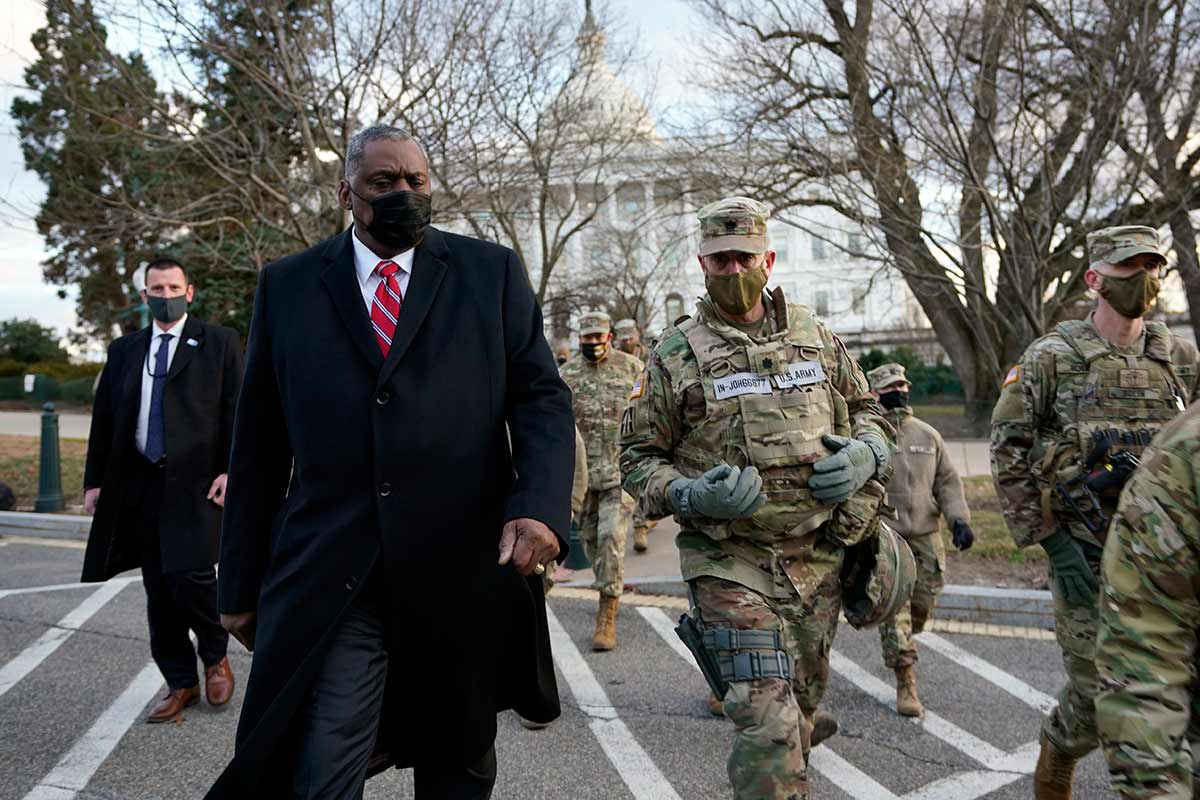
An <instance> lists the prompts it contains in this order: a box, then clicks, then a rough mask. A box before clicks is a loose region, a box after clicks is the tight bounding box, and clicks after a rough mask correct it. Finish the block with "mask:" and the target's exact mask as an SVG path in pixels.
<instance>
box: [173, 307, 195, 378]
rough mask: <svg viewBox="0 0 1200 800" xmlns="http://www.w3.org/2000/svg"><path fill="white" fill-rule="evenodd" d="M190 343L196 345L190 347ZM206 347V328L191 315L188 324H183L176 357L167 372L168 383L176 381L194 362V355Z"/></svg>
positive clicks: (176, 347)
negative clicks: (184, 369)
mask: <svg viewBox="0 0 1200 800" xmlns="http://www.w3.org/2000/svg"><path fill="white" fill-rule="evenodd" d="M188 342H195V343H196V344H195V345H190V344H188ZM203 346H204V328H203V326H202V325H201V324H200V321H199V320H197V319H196V318H195V317H193V316H191V315H189V316H188V319H187V322H185V323H183V331H182V332H180V334H179V344H177V345H176V346H175V357H174V358H172V359H171V368H170V369H169V370H167V382H168V383H170V382H171V381H172V380H174V379H175V376H176V375H178V374H179V373H181V372H183V368H184V367H186V366H187V365H188V364H189V363H191V360H192V354H193V353H195V352H196V350H198V349H199V348H201V347H203Z"/></svg>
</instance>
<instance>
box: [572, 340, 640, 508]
mask: <svg viewBox="0 0 1200 800" xmlns="http://www.w3.org/2000/svg"><path fill="white" fill-rule="evenodd" d="M642 369H643V366H642V362H641V361H638V360H637V359H636V358H634V357H633V356H631V355H627V354H626V353H622V352H621V351H620V350H618V349H616V348H615V347H611V346H610V347H609V348H608V355H606V356H605V357H604V358H603V359H601V360H600V361H595V362H593V361H588V360H587V359H586V358H584V357H583V356H581V355H577V356H575V357H574V358H572V359H570V360H569V361H567V363H565V364H563V365H562V370H561V374H562V379H563V380H564V381H565V382H566V384H567V386H569V387H571V394H572V405H573V407H574V410H575V424H576V425H578V426H579V432H580V433H582V434H583V443H584V447H585V448H586V449H587V466H588V491H592V492H598V491H603V490H604V489H611V488H613V487H614V486H620V485H621V470H620V467H619V466H618V458H619V455H620V447H619V442H618V435H619V430H620V427H621V412H622V411H624V410H625V403H626V401H627V400H628V399H629V389H630V387H632V386H633V383H634V381H636V380H637V379H638V376H639V375H640V374H641V372H642Z"/></svg>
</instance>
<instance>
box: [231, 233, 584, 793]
mask: <svg viewBox="0 0 1200 800" xmlns="http://www.w3.org/2000/svg"><path fill="white" fill-rule="evenodd" d="M351 235H352V234H351V232H350V230H347V231H346V232H344V233H342V234H341V235H339V236H337V237H334V238H333V239H330V240H328V241H326V242H323V243H321V244H318V245H316V246H315V247H313V248H311V249H310V250H307V251H305V252H303V253H300V254H298V255H294V256H291V257H288V258H286V259H283V260H282V261H279V262H277V263H274V264H271V265H270V266H268V267H267V268H266V269H264V270H263V272H262V274H261V276H260V277H259V283H258V289H257V294H256V296H255V300H254V314H253V319H252V322H251V329H250V337H249V343H248V351H247V360H246V377H245V381H244V383H243V389H242V395H241V398H240V400H239V405H238V412H237V422H236V427H235V433H234V443H233V456H232V461H231V466H230V474H229V489H228V499H227V502H226V512H225V519H224V527H223V533H222V540H221V562H220V569H219V585H220V604H221V610H222V611H223V612H226V613H234V612H244V611H250V610H257V612H258V616H257V630H256V642H255V651H254V661H253V666H252V668H251V671H250V676H249V680H248V683H247V688H246V697H245V702H244V704H243V706H242V714H241V719H240V720H239V723H238V732H237V749H236V754H235V756H234V759H233V761H232V762H231V763H230V765H229V766H228V767H227V768H226V770H225V772H224V773H223V774H222V776H221V777H220V779H219V780H218V781H217V783H216V784H215V785H214V786H213V788H212V789H211V790H210V793H209V797H230V798H241V797H247V796H257V795H262V794H264V793H265V794H266V795H268V796H270V795H272V794H273V793H275V792H282V791H284V790H286V789H287V787H288V786H289V780H288V778H287V777H286V776H287V775H288V774H290V767H291V765H290V759H289V756H290V746H291V745H290V742H289V739H288V734H289V732H290V730H291V728H290V723H291V721H292V719H293V717H294V715H295V712H296V708H297V706H298V703H299V701H300V700H301V698H302V696H303V695H304V693H305V692H306V690H307V689H308V688H309V687H310V686H311V684H312V681H313V677H314V674H315V670H316V669H317V668H318V667H319V665H320V662H321V659H322V657H323V656H324V654H325V652H326V651H327V647H328V641H329V637H330V634H331V633H332V632H333V631H334V630H335V626H336V624H337V622H338V621H339V619H340V617H341V615H342V614H343V612H344V611H345V610H346V609H347V607H348V606H349V604H350V602H351V600H352V598H353V596H354V595H355V593H356V592H357V591H358V590H359V589H360V587H362V586H363V585H365V579H366V578H367V576H368V575H369V574H371V572H372V569H376V570H377V577H376V581H377V583H378V585H379V586H381V587H382V589H383V592H384V593H385V595H386V602H387V603H388V604H389V606H390V609H389V610H390V615H389V624H390V625H391V630H390V632H389V636H390V642H389V665H388V677H387V689H386V691H385V700H384V712H383V720H382V722H381V724H380V737H379V742H378V745H377V748H376V752H377V758H376V759H375V760H374V761H373V764H372V768H373V770H377V769H379V768H381V767H382V766H386V765H388V764H392V763H394V764H396V765H397V766H412V765H414V764H421V765H422V766H424V765H437V764H446V765H455V766H460V765H465V764H467V763H470V762H473V761H475V760H477V759H478V758H479V757H480V756H481V755H482V754H483V753H484V752H486V750H487V748H488V747H490V746H491V743H492V741H493V740H494V738H495V731H496V718H495V715H496V712H497V711H499V710H502V709H506V708H515V709H516V710H517V711H519V712H520V713H521V714H522V715H523V716H525V717H527V718H530V719H534V720H543V721H549V720H551V719H554V718H555V717H557V716H558V713H559V705H558V691H557V686H556V684H555V679H554V668H553V663H552V661H551V656H550V644H549V635H548V631H547V625H546V613H545V604H544V598H543V595H542V583H541V580H540V579H537V578H523V577H521V576H520V575H519V574H518V573H517V572H516V571H515V570H514V569H513V568H512V566H511V565H509V566H504V567H501V566H499V565H498V564H497V559H498V545H499V540H500V534H501V529H502V527H503V524H504V522H505V521H506V520H510V519H514V518H517V517H531V518H534V519H538V520H541V521H542V522H544V523H546V524H547V525H548V526H549V527H550V528H551V529H552V530H553V531H555V533H556V534H557V535H558V537H559V539H560V541H561V540H562V539H563V537H564V535H565V533H566V531H567V530H568V529H569V525H570V495H571V481H572V474H573V470H574V446H575V439H574V420H573V417H572V413H571V402H570V394H569V391H568V389H567V388H566V386H565V385H564V384H563V382H562V381H561V380H560V379H559V377H558V371H557V369H556V368H555V363H554V358H553V356H552V355H551V353H550V348H549V346H548V345H547V344H546V341H545V338H544V336H543V333H542V318H541V312H540V310H539V309H538V307H537V303H536V302H535V300H534V296H533V292H532V290H531V288H530V286H529V281H528V278H527V276H526V274H525V270H524V267H523V266H522V265H521V263H520V261H519V260H518V259H517V257H516V256H515V254H514V253H513V252H512V251H511V250H508V249H507V248H504V247H500V246H498V245H495V244H490V243H487V242H482V241H479V240H476V239H470V238H466V237H463V236H457V235H454V234H450V233H445V232H441V231H438V230H436V229H430V230H429V231H428V232H427V233H426V236H425V238H424V241H423V242H422V244H421V245H420V246H418V247H417V248H416V251H415V255H414V264H413V272H412V277H411V280H410V282H409V285H408V288H407V292H406V296H405V298H404V304H403V307H402V309H401V312H400V317H399V323H398V327H397V329H396V333H395V338H394V341H393V343H392V345H391V349H390V352H389V355H388V358H387V360H386V362H385V361H384V359H383V357H382V355H381V354H380V350H379V347H378V345H377V343H376V340H375V337H374V335H373V334H372V330H371V327H370V318H369V314H368V310H367V307H366V305H365V303H364V300H363V297H362V293H361V291H360V288H359V284H358V279H357V275H356V273H355V269H354V257H353V245H352V242H351V238H350V237H351ZM510 435H511V446H510ZM560 547H562V550H563V552H565V551H566V546H565V544H560ZM377 560H378V562H379V563H378V565H376V562H377ZM251 790H252V791H253V795H252V794H248V793H247V792H249V791H251Z"/></svg>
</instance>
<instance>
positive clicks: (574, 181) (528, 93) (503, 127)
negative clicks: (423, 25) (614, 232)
mask: <svg viewBox="0 0 1200 800" xmlns="http://www.w3.org/2000/svg"><path fill="white" fill-rule="evenodd" d="M577 8H578V3H577V2H570V0H517V1H516V2H511V3H507V4H504V7H503V8H502V9H499V10H498V13H496V14H494V15H492V16H491V17H489V19H488V20H487V24H485V25H484V26H482V27H480V28H478V29H477V30H475V31H474V35H473V38H472V40H471V53H472V58H471V59H470V66H469V67H468V68H467V69H466V70H465V71H464V74H463V75H462V76H461V77H462V80H463V83H462V85H459V86H453V85H446V84H444V83H439V84H438V85H437V86H435V87H434V88H433V90H432V91H431V100H432V102H429V103H427V104H426V105H425V106H424V107H422V109H421V110H422V111H426V112H427V113H429V114H431V115H433V116H434V118H435V120H434V121H433V122H432V124H430V125H428V126H427V128H426V129H427V130H428V131H429V132H430V134H429V135H427V136H426V137H425V142H426V145H427V147H428V148H429V149H430V155H431V160H432V162H433V164H434V165H435V167H434V169H435V176H436V178H437V181H438V187H439V195H440V199H439V206H438V212H439V214H440V215H445V216H448V217H450V218H452V219H457V220H461V221H462V222H463V223H464V224H465V225H466V226H467V227H468V228H469V229H470V230H471V231H473V232H474V233H475V235H477V236H480V237H482V238H486V239H493V240H496V241H500V242H503V243H504V244H506V245H508V246H510V247H512V248H513V249H514V250H515V251H516V252H517V254H518V255H519V256H520V257H521V259H522V262H523V263H524V264H525V265H526V267H527V269H528V270H529V272H530V275H531V279H532V283H533V286H534V289H535V291H536V293H537V297H538V300H539V301H546V300H548V299H550V298H549V295H548V291H549V289H550V286H551V282H552V278H553V277H554V275H555V271H556V269H557V268H559V267H560V265H562V264H563V263H566V262H567V261H569V258H568V256H569V254H570V248H571V246H572V243H573V242H574V241H576V239H577V237H578V236H579V235H580V234H581V233H582V232H583V231H584V230H585V229H587V228H588V227H589V226H591V225H593V224H597V223H604V222H606V220H607V217H608V207H609V205H610V202H609V201H610V199H611V198H612V196H613V193H614V192H615V191H616V190H617V187H618V185H619V183H620V180H619V176H620V174H621V172H622V171H623V170H627V169H628V168H629V167H630V163H629V162H631V161H632V160H634V159H635V158H636V157H637V156H638V155H639V154H641V153H642V152H643V151H644V150H645V149H646V148H647V147H653V145H654V129H653V125H652V123H651V120H650V118H649V115H648V113H647V110H646V103H645V100H644V98H643V97H642V96H639V95H638V94H636V93H635V92H634V91H633V90H632V89H630V88H629V87H627V86H626V85H625V84H624V83H622V82H620V81H619V80H618V79H617V78H616V73H619V72H620V71H621V69H622V67H623V66H624V65H626V64H628V63H629V61H630V59H631V53H632V48H631V47H630V46H626V47H624V48H618V49H614V48H611V47H609V45H608V43H607V36H606V35H605V30H604V26H603V25H602V24H601V22H600V21H598V20H597V17H596V15H594V14H593V11H592V9H591V3H590V2H589V3H588V4H587V6H586V10H585V13H584V16H583V20H582V22H580V21H579V17H578V16H577V14H576V11H577ZM464 102H467V103H469V105H470V108H471V111H472V112H473V113H470V114H464V113H462V105H463V103H464Z"/></svg>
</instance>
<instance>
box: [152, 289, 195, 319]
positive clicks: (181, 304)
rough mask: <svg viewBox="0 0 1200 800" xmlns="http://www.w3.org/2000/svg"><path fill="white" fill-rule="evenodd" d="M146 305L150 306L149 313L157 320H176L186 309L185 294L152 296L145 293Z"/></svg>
mask: <svg viewBox="0 0 1200 800" xmlns="http://www.w3.org/2000/svg"><path fill="white" fill-rule="evenodd" d="M146 305H147V306H149V307H150V313H151V314H152V315H153V316H154V318H155V319H156V320H158V321H159V322H178V321H179V320H180V319H181V318H182V317H183V315H184V314H186V313H187V310H188V301H187V295H186V294H181V295H179V296H178V297H154V296H152V295H147V296H146Z"/></svg>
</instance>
